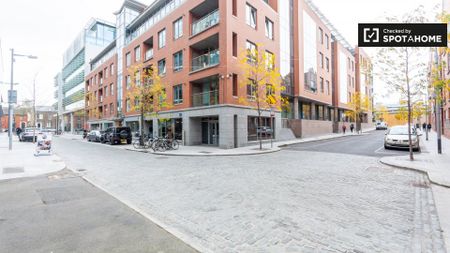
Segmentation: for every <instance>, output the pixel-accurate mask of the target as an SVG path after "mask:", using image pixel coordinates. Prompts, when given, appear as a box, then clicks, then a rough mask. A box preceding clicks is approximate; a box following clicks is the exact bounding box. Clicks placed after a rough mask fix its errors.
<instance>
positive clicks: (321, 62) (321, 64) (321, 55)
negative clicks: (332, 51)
mask: <svg viewBox="0 0 450 253" xmlns="http://www.w3.org/2000/svg"><path fill="white" fill-rule="evenodd" d="M319 55H320V67H321V68H323V66H324V64H323V54H322V53H319Z"/></svg>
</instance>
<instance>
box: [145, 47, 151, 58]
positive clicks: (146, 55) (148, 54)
mask: <svg viewBox="0 0 450 253" xmlns="http://www.w3.org/2000/svg"><path fill="white" fill-rule="evenodd" d="M151 58H153V48H150V49H148V50H147V51H145V60H146V61H147V60H150V59H151Z"/></svg>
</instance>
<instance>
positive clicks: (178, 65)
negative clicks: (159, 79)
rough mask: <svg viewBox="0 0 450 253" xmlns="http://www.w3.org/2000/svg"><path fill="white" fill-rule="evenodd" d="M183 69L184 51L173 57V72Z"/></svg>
mask: <svg viewBox="0 0 450 253" xmlns="http://www.w3.org/2000/svg"><path fill="white" fill-rule="evenodd" d="M182 69H183V51H179V52H177V53H175V54H174V55H173V71H180V70H182Z"/></svg>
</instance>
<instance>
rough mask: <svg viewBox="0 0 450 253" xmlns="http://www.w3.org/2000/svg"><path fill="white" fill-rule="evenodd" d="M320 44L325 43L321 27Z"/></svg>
mask: <svg viewBox="0 0 450 253" xmlns="http://www.w3.org/2000/svg"><path fill="white" fill-rule="evenodd" d="M319 36H320V44H322V45H323V30H322V28H320V27H319Z"/></svg>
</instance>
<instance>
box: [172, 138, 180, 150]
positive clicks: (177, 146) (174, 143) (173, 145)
mask: <svg viewBox="0 0 450 253" xmlns="http://www.w3.org/2000/svg"><path fill="white" fill-rule="evenodd" d="M179 147H180V143H178V141H177V140H173V141H172V149H173V150H177V149H178V148H179Z"/></svg>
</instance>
